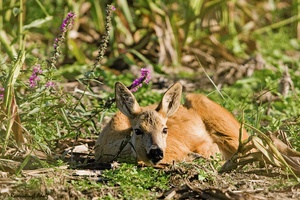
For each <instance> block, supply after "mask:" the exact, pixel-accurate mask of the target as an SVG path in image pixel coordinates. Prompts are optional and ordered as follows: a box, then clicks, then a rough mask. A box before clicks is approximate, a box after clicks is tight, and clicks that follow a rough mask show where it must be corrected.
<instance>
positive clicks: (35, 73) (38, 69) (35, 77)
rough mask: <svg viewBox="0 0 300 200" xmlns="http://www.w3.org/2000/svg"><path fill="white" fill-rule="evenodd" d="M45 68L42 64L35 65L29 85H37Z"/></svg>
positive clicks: (32, 86)
mask: <svg viewBox="0 0 300 200" xmlns="http://www.w3.org/2000/svg"><path fill="white" fill-rule="evenodd" d="M42 73H43V70H42V69H41V66H40V65H37V66H34V67H33V70H32V74H31V76H30V78H29V86H30V87H31V88H34V87H35V86H36V85H37V82H38V81H39V80H40V77H39V76H38V75H39V74H42Z"/></svg>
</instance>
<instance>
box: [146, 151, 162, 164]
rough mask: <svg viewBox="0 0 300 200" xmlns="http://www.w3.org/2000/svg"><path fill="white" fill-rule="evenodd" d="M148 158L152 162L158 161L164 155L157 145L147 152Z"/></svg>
mask: <svg viewBox="0 0 300 200" xmlns="http://www.w3.org/2000/svg"><path fill="white" fill-rule="evenodd" d="M148 157H149V159H150V160H151V161H152V162H153V164H156V163H158V162H159V161H160V160H161V159H163V157H164V152H163V150H162V149H161V148H159V147H152V149H151V150H150V151H149V154H148Z"/></svg>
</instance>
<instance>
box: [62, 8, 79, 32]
mask: <svg viewBox="0 0 300 200" xmlns="http://www.w3.org/2000/svg"><path fill="white" fill-rule="evenodd" d="M75 17H76V14H75V13H73V12H69V13H68V15H67V17H66V19H65V20H64V21H63V23H62V25H61V27H60V30H61V31H62V32H66V31H67V29H68V28H70V26H71V25H73V23H74V19H75Z"/></svg>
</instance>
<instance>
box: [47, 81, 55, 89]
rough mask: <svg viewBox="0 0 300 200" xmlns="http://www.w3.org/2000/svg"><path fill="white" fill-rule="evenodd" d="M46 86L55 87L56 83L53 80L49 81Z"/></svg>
mask: <svg viewBox="0 0 300 200" xmlns="http://www.w3.org/2000/svg"><path fill="white" fill-rule="evenodd" d="M45 86H46V88H50V87H54V86H55V83H54V82H53V81H48V82H47V83H46V85H45Z"/></svg>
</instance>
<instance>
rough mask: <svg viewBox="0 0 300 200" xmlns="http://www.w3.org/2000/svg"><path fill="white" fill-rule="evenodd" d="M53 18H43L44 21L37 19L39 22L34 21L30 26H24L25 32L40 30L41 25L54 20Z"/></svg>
mask: <svg viewBox="0 0 300 200" xmlns="http://www.w3.org/2000/svg"><path fill="white" fill-rule="evenodd" d="M52 18H53V17H52V16H48V17H46V18H43V19H37V20H34V21H33V22H31V23H30V24H27V25H24V26H23V30H28V29H31V28H38V27H40V26H41V25H43V24H44V23H46V22H48V21H50V20H52Z"/></svg>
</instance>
